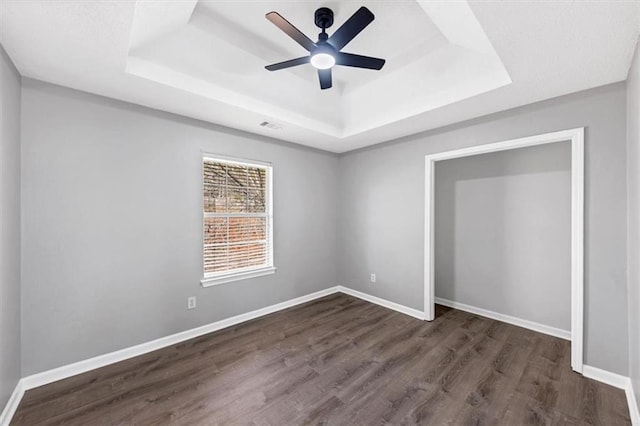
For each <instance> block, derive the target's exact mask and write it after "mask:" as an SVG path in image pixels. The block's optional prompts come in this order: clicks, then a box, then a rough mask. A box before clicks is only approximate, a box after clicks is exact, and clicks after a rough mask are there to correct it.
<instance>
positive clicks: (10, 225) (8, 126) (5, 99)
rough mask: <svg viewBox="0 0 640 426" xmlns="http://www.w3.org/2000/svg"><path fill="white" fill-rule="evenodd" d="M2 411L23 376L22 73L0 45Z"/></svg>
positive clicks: (0, 387) (0, 324)
mask: <svg viewBox="0 0 640 426" xmlns="http://www.w3.org/2000/svg"><path fill="white" fill-rule="evenodd" d="M0 138H1V139H0V412H2V409H3V408H4V406H5V404H6V403H7V401H8V399H9V396H10V395H11V393H12V392H13V389H14V388H15V386H16V383H17V382H18V380H19V379H20V377H21V376H20V359H21V355H20V348H21V346H20V74H18V71H17V70H16V69H15V67H14V66H13V63H12V62H11V59H9V56H7V53H6V52H5V51H4V49H3V48H2V46H0Z"/></svg>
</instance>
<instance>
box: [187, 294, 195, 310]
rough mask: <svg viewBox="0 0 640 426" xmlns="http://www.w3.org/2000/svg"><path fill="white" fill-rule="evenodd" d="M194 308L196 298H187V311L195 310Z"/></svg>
mask: <svg viewBox="0 0 640 426" xmlns="http://www.w3.org/2000/svg"><path fill="white" fill-rule="evenodd" d="M195 308H196V297H195V296H191V297H187V309H195Z"/></svg>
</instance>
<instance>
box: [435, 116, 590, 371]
mask: <svg viewBox="0 0 640 426" xmlns="http://www.w3.org/2000/svg"><path fill="white" fill-rule="evenodd" d="M566 141H571V368H573V370H574V371H577V372H578V373H582V366H583V355H582V353H583V325H584V324H583V322H584V266H583V265H584V127H579V128H576V129H569V130H562V131H559V132H553V133H546V134H543V135H536V136H529V137H526V138H520V139H512V140H508V141H503V142H497V143H490V144H486V145H479V146H473V147H470V148H463V149H456V150H453V151H446V152H439V153H436V154H429V155H427V156H425V197H424V200H425V209H424V211H425V218H424V221H425V222H424V265H425V266H424V319H425V320H427V321H432V320H433V319H434V318H435V285H434V269H435V267H434V202H435V199H434V186H435V182H434V180H435V175H434V171H435V162H436V161H442V160H450V159H453V158H461V157H469V156H473V155H478V154H486V153H490V152H498V151H506V150H509V149H517V148H523V147H527V146H534V145H544V144H548V143H555V142H566Z"/></svg>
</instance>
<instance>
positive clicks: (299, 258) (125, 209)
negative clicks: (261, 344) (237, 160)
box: [22, 80, 338, 375]
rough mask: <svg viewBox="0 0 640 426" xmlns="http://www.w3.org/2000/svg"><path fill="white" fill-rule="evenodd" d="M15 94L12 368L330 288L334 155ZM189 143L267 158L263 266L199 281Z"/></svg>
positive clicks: (70, 97)
mask: <svg viewBox="0 0 640 426" xmlns="http://www.w3.org/2000/svg"><path fill="white" fill-rule="evenodd" d="M22 96H23V99H22V102H23V104H22V105H23V110H22V111H23V139H22V142H23V162H22V166H23V169H22V185H23V186H22V189H23V193H22V196H23V199H22V200H23V213H24V214H23V240H22V242H23V252H22V255H23V268H22V274H23V275H22V278H23V282H22V310H23V321H22V340H23V366H22V373H23V375H29V374H32V373H37V372H41V371H43V370H47V369H50V368H53V367H57V366H60V365H64V364H68V363H72V362H74V361H79V360H82V359H86V358H89V357H92V356H96V355H101V354H104V353H107V352H110V351H114V350H117V349H121V348H125V347H129V346H131V345H135V344H138V343H142V342H146V341H149V340H152V339H156V338H159V337H163V336H166V335H169V334H172V333H176V332H179V331H183V330H186V329H190V328H193V327H196V326H200V325H203V324H208V323H211V322H213V321H216V320H220V319H223V318H227V317H230V316H232V315H236V314H240V313H245V312H248V311H251V310H254V309H258V308H262V307H265V306H268V305H272V304H274V303H278V302H282V301H284V300H288V299H291V298H294V297H298V296H302V295H306V294H309V293H311V292H314V291H317V290H322V289H325V288H327V287H329V286H332V285H336V284H337V279H336V268H335V264H336V262H337V258H336V243H337V236H336V230H335V223H336V222H337V217H336V212H337V207H336V202H335V188H336V187H337V180H336V179H337V175H338V173H337V171H338V168H337V166H338V160H337V158H336V157H335V156H333V155H330V154H327V153H321V152H318V151H312V150H310V149H305V148H302V147H296V146H292V145H291V144H283V143H275V142H274V141H271V140H269V139H266V138H262V139H261V138H259V137H257V136H249V135H247V134H245V133H241V132H236V131H232V130H229V129H223V128H220V127H216V126H213V125H209V124H205V123H201V122H197V121H194V120H189V119H184V118H180V117H177V116H173V115H170V114H165V113H160V112H156V111H152V110H149V109H146V108H143V107H138V106H134V105H130V104H125V103H122V102H117V101H112V100H108V99H105V98H102V97H98V96H93V95H88V94H84V93H80V92H76V91H73V90H69V89H64V88H61V87H56V86H52V85H48V84H45V83H40V82H35V81H32V80H25V82H24V87H23V92H22ZM256 125H257V123H256ZM201 151H207V152H211V153H219V154H223V155H227V156H235V157H241V158H247V159H256V160H261V161H269V162H272V163H273V170H274V230H275V240H274V246H275V266H276V267H277V268H278V270H277V272H276V273H275V274H274V275H270V276H266V277H259V278H254V279H249V280H244V281H236V282H233V283H229V284H225V285H219V286H215V287H209V288H202V287H201V286H200V282H199V280H200V278H201V273H202V272H201V269H202V260H201V255H202V248H201V244H202V223H201V221H202V200H201V197H202V194H201V183H200V182H201ZM191 295H195V296H197V298H198V299H197V305H198V306H197V308H196V309H195V310H191V311H188V310H187V309H186V299H187V296H191Z"/></svg>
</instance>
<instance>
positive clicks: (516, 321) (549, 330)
mask: <svg viewBox="0 0 640 426" xmlns="http://www.w3.org/2000/svg"><path fill="white" fill-rule="evenodd" d="M435 301H436V303H437V304H439V305H443V306H448V307H450V308H454V309H459V310H461V311H465V312H469V313H472V314H476V315H480V316H483V317H487V318H491V319H494V320H496V321H502V322H506V323H509V324H512V325H517V326H518V327H522V328H528V329H529V330H533V331H537V332H539V333H543V334H548V335H550V336H554V337H559V338H561V339H564V340H571V331H568V330H562V329H559V328H555V327H550V326H548V325H544V324H539V323H537V322H533V321H528V320H525V319H521V318H516V317H512V316H510V315H505V314H500V313H498V312H493V311H489V310H487V309H482V308H476V307H475V306H471V305H465V304H464V303H459V302H454V301H452V300H447V299H442V298H440V297H436V298H435Z"/></svg>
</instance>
